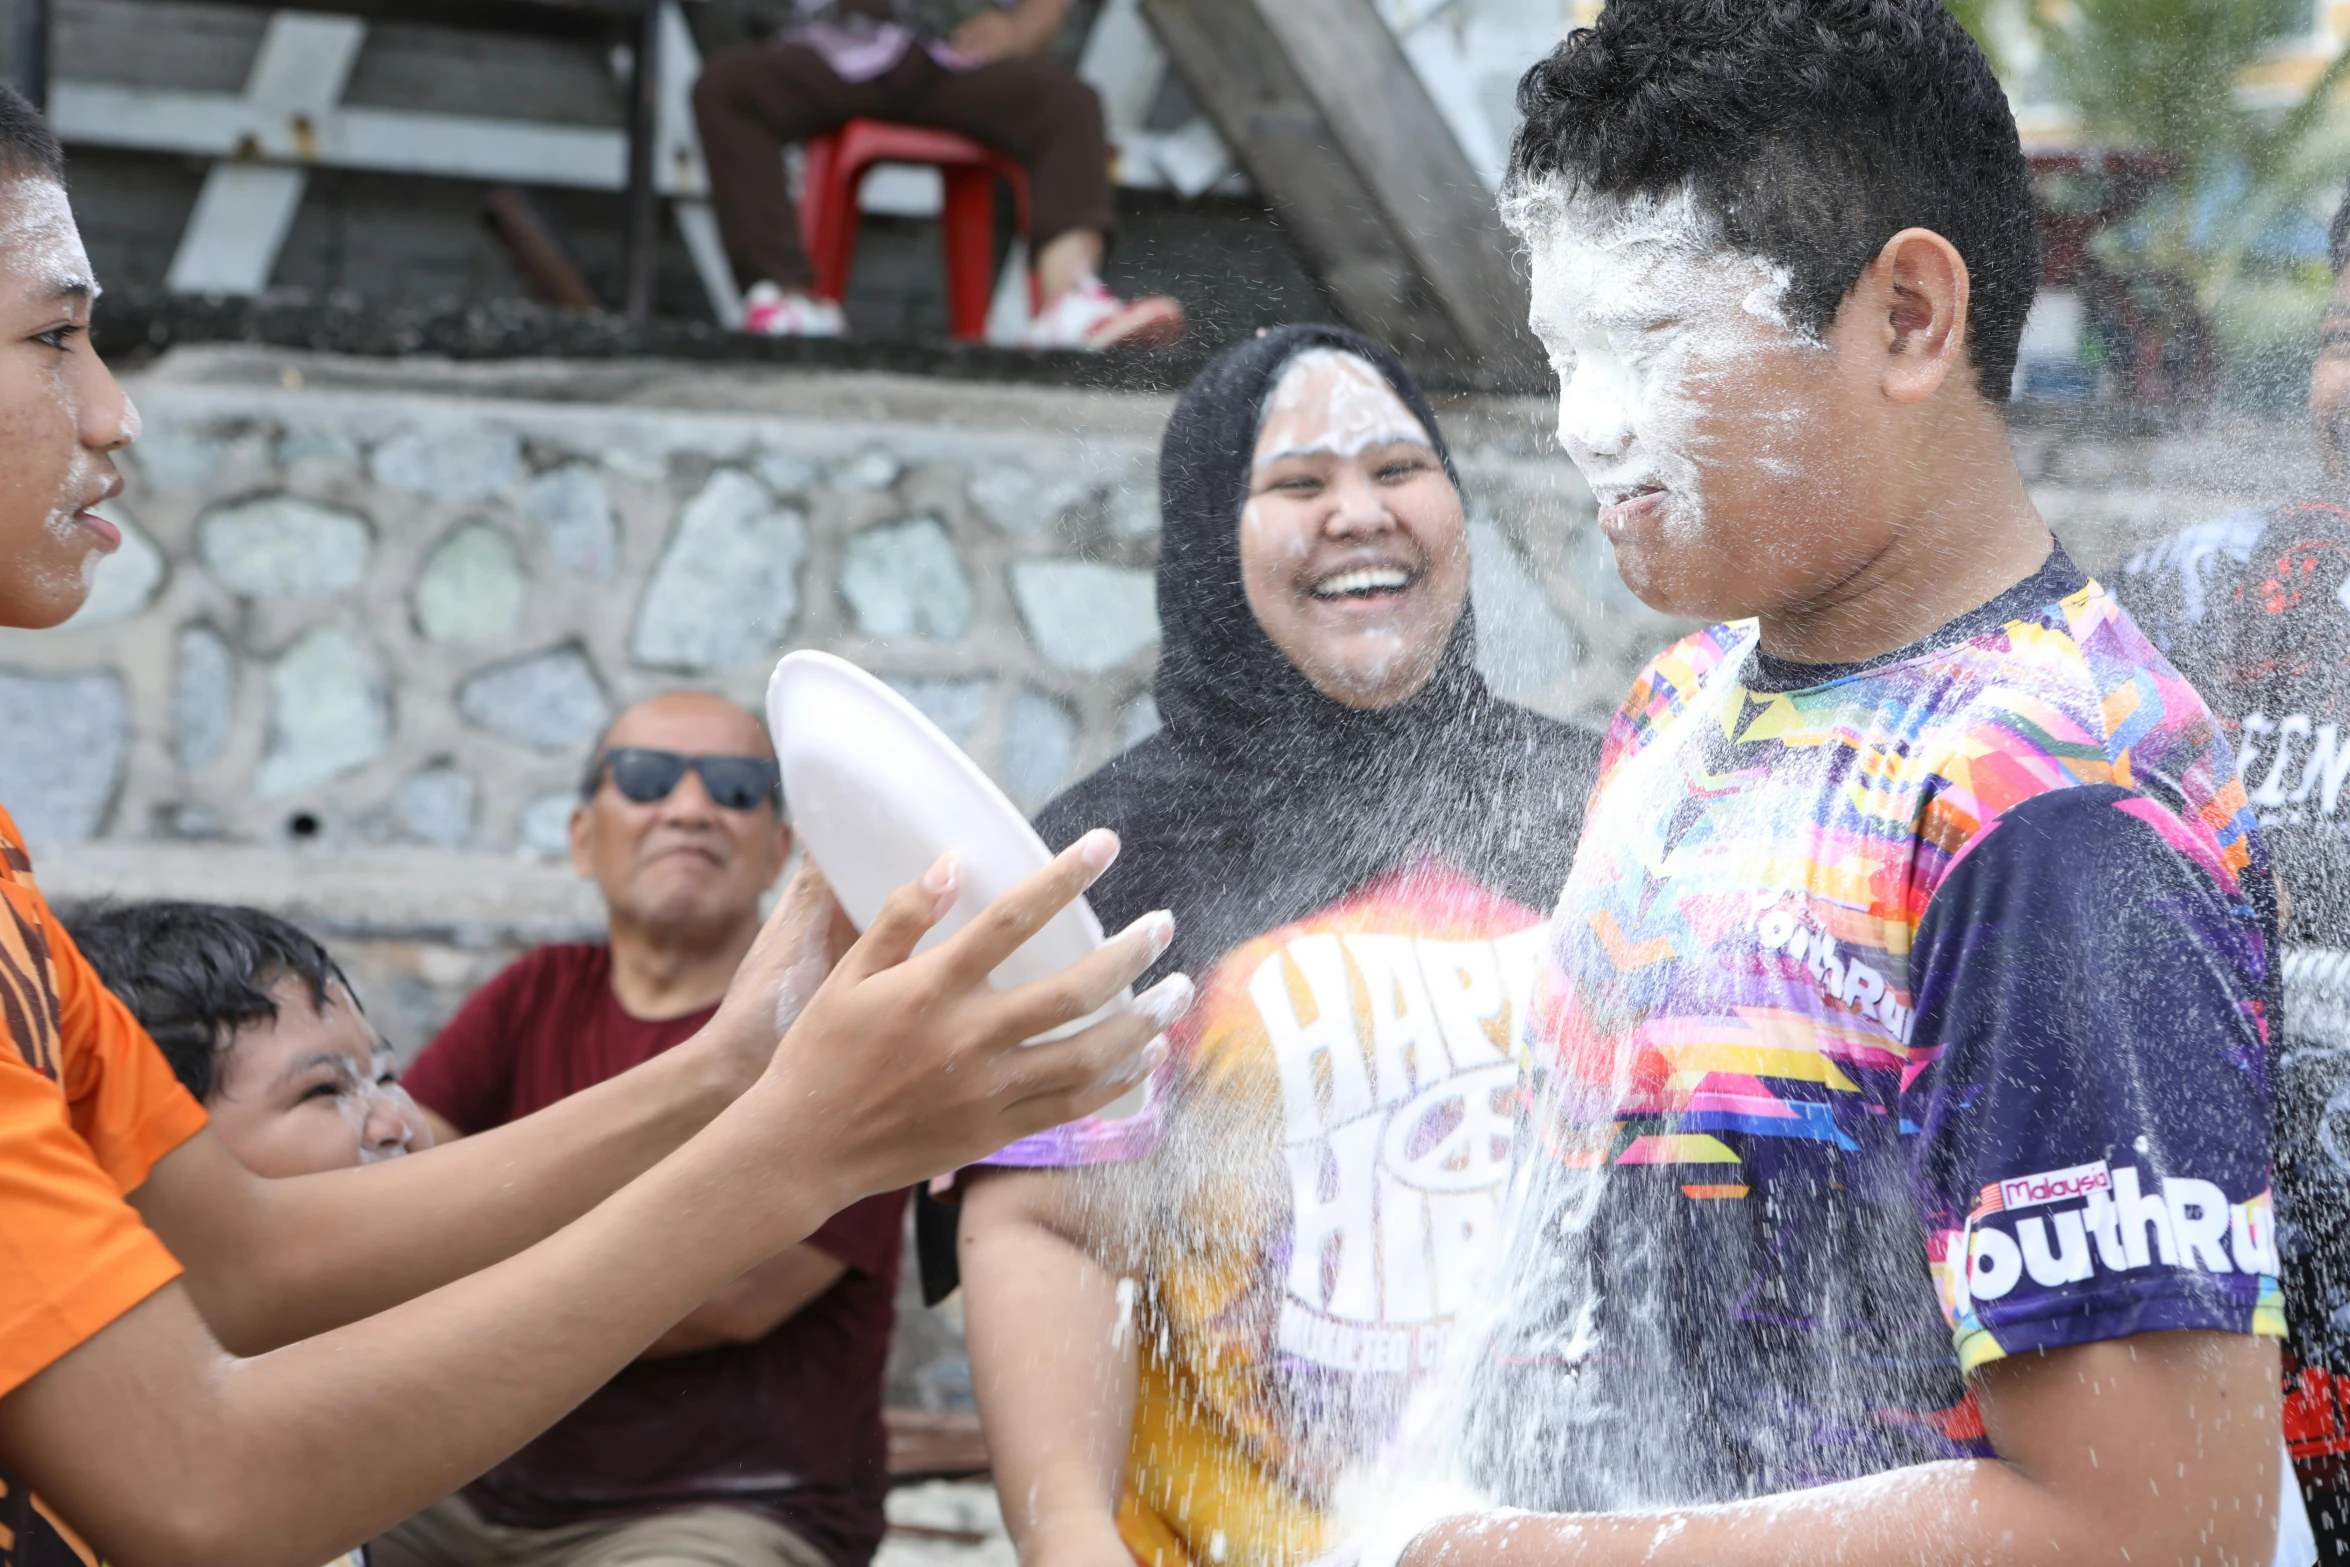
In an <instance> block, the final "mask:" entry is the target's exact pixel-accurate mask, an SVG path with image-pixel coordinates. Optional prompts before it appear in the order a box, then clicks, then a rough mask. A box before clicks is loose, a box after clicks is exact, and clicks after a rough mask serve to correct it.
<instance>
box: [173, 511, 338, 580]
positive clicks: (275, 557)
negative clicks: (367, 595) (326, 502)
mask: <svg viewBox="0 0 2350 1567" xmlns="http://www.w3.org/2000/svg"><path fill="white" fill-rule="evenodd" d="M369 542H370V540H369V534H368V530H367V523H366V520H365V519H364V518H361V517H359V516H358V515H357V514H355V513H352V512H348V511H344V510H343V509H341V508H340V507H336V506H321V505H320V504H318V503H317V502H316V501H306V500H301V499H299V498H297V497H295V496H291V495H264V496H262V497H261V498H260V499H258V500H250V501H242V502H239V503H238V504H236V505H234V506H222V507H218V508H215V509H214V510H212V511H209V512H206V513H205V514H204V516H203V517H201V518H200V519H198V521H197V523H196V553H197V555H198V556H199V558H201V559H202V560H203V562H204V566H205V569H206V570H208V571H210V572H211V573H212V575H213V577H214V578H215V579H216V580H218V581H219V583H220V585H221V586H222V587H224V588H227V589H228V590H229V591H230V592H231V593H236V594H241V595H243V596H244V597H246V598H292V597H297V596H299V595H302V594H308V593H342V592H345V591H347V590H349V589H351V588H354V587H357V586H358V585H359V579H360V578H361V577H363V576H365V575H366V573H367V551H368V545H369Z"/></svg>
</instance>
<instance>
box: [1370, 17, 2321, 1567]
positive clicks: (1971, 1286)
mask: <svg viewBox="0 0 2350 1567" xmlns="http://www.w3.org/2000/svg"><path fill="white" fill-rule="evenodd" d="M1520 101H1521V104H1522V106H1523V107H1524V109H1525V111H1526V123H1525V124H1524V126H1523V128H1522V129H1521V131H1520V134H1519V137H1518V140H1517V143H1516V146H1515V148H1514V150H1513V155H1512V170H1511V179H1510V209H1511V213H1512V216H1513V218H1514V220H1515V222H1516V223H1517V225H1518V227H1519V229H1520V232H1522V233H1523V234H1524V236H1525V237H1526V240H1527V242H1528V245H1529V249H1530V253H1531V259H1532V268H1533V270H1532V285H1533V287H1532V294H1533V300H1534V307H1533V324H1534V328H1535V330H1536V332H1537V333H1538V334H1539V335H1540V336H1541V337H1542V339H1543V340H1544V342H1545V343H1546V345H1547V346H1548V347H1549V349H1550V352H1551V354H1552V357H1553V362H1554V364H1555V365H1556V367H1557V370H1558V373H1559V377H1560V408H1559V437H1560V440H1561V442H1562V444H1563V445H1564V446H1565V447H1566V449H1567V451H1568V453H1569V455H1570V456H1571V457H1572V458H1573V459H1574V460H1575V462H1576V463H1577V465H1578V466H1579V467H1580V468H1581V469H1582V471H1583V473H1584V474H1585V476H1586V477H1587V478H1588V479H1589V480H1590V482H1591V484H1592V487H1593V489H1594V490H1595V491H1596V492H1597V494H1598V496H1599V499H1600V502H1601V506H1602V510H1601V513H1600V523H1601V526H1602V528H1603V529H1604V530H1605V532H1606V533H1607V535H1608V537H1609V538H1610V540H1611V542H1612V543H1613V545H1614V547H1615V552H1616V559H1617V563H1618V565H1619V566H1620V567H1621V569H1622V572H1623V575H1624V578H1625V580H1626V581H1627V582H1628V583H1629V584H1630V585H1631V586H1632V588H1633V589H1634V590H1635V591H1636V592H1638V593H1639V594H1640V596H1641V597H1642V598H1643V599H1644V600H1646V601H1647V602H1648V603H1649V604H1651V605H1653V606H1655V607H1657V608H1659V609H1661V610H1666V611H1669V612H1672V613H1676V614H1686V615H1702V616H1707V617H1715V616H1722V617H1730V619H1729V621H1728V623H1726V624H1722V625H1718V626H1716V627H1715V628H1714V629H1712V630H1710V631H1706V632H1702V633H1699V634H1697V635H1694V636H1692V637H1690V638H1688V639H1686V640H1685V641H1683V642H1681V643H1680V644H1679V645H1677V646H1675V647H1674V648H1672V649H1671V650H1670V651H1668V652H1667V653H1666V654H1664V655H1663V656H1662V657H1660V658H1659V659H1657V660H1656V662H1655V663H1653V664H1652V665H1651V666H1650V667H1649V669H1648V670H1647V672H1646V673H1645V674H1643V675H1642V677H1641V678H1640V680H1639V681H1638V682H1637V684H1636V685H1635V686H1634V688H1633V690H1632V692H1631V695H1630V697H1629V698H1628V700H1627V701H1626V703H1625V705H1624V707H1623V709H1622V711H1621V712H1620V714H1619V716H1618V718H1617V720H1616V723H1615V725H1614V728H1613V729H1612V731H1611V732H1610V735H1609V739H1608V744H1607V750H1606V754H1605V756H1604V758H1603V761H1602V764H1601V767H1602V771H1601V781H1600V784H1599V787H1598V789H1597V791H1596V792H1595V794H1594V797H1593V802H1592V806H1591V810H1590V813H1589V815H1588V818H1587V821H1586V825H1585V830H1584V836H1583V841H1582V845H1581V847H1580V849H1579V850H1578V853H1577V858H1576V863H1575V867H1574V870H1573V872H1572V874H1571V875H1570V876H1569V878H1568V882H1567V886H1566V889H1565V891H1564V893H1563V894H1562V897H1561V901H1560V904H1559V907H1558V910H1557V914H1556V917H1555V919H1554V921H1553V925H1552V939H1553V948H1552V954H1551V960H1550V963H1549V966H1548V970H1547V974H1546V978H1545V981H1544V983H1543V986H1542V987H1541V989H1540V990H1539V991H1538V994H1537V1000H1536V1003H1535V1022H1534V1026H1533V1027H1532V1029H1531V1030H1530V1031H1529V1038H1528V1045H1529V1049H1530V1052H1531V1055H1532V1069H1533V1079H1532V1084H1531V1094H1530V1099H1529V1116H1530V1125H1529V1133H1528V1136H1527V1137H1526V1138H1524V1139H1523V1140H1522V1142H1521V1145H1520V1155H1519V1157H1520V1160H1521V1166H1520V1169H1519V1170H1518V1172H1517V1177H1516V1183H1515V1187H1514V1196H1515V1198H1516V1199H1517V1201H1516V1206H1515V1216H1514V1227H1513V1228H1512V1229H1511V1230H1510V1231H1509V1232H1508V1234H1507V1235H1506V1238H1505V1242H1504V1245H1503V1247H1502V1251H1501V1256H1502V1259H1503V1261H1502V1264H1501V1268H1500V1273H1499V1276H1498V1277H1497V1279H1496V1280H1495V1287H1494V1289H1493V1292H1492V1293H1493V1297H1494V1298H1495V1300H1496V1301H1497V1303H1498V1304H1497V1307H1496V1311H1495V1314H1494V1318H1493V1320H1492V1322H1491V1323H1490V1324H1488V1330H1487V1333H1486V1336H1485V1339H1484V1342H1483V1344H1482V1346H1481V1349H1480V1352H1479V1353H1478V1354H1477V1355H1476V1356H1474V1357H1470V1358H1469V1363H1468V1364H1467V1365H1465V1366H1464V1368H1463V1371H1462V1383H1461V1385H1459V1386H1457V1387H1455V1388H1454V1389H1453V1391H1454V1392H1455V1393H1456V1394H1457V1395H1459V1396H1458V1398H1457V1400H1456V1401H1455V1402H1454V1403H1453V1404H1452V1405H1451V1406H1450V1407H1449V1408H1448V1410H1447V1411H1446V1413H1445V1415H1444V1418H1443V1419H1442V1420H1441V1421H1438V1422H1434V1423H1433V1424H1434V1427H1435V1428H1436V1429H1437V1430H1438V1431H1440V1432H1441V1433H1442V1434H1443V1435H1444V1436H1445V1437H1446V1438H1447V1440H1446V1442H1445V1443H1444V1446H1445V1447H1447V1448H1449V1452H1448V1453H1447V1454H1446V1456H1447V1457H1448V1458H1449V1459H1450V1460H1451V1461H1453V1462H1454V1463H1456V1464H1457V1465H1458V1468H1457V1469H1456V1470H1455V1473H1456V1475H1458V1477H1459V1478H1461V1479H1463V1480H1465V1481H1466V1482H1468V1485H1469V1486H1470V1487H1471V1488H1472V1492H1473V1494H1475V1495H1476V1496H1477V1497H1478V1498H1479V1500H1480V1501H1481V1502H1482V1504H1483V1506H1484V1507H1485V1508H1490V1507H1492V1506H1494V1505H1497V1504H1499V1505H1508V1506H1517V1507H1526V1508H1531V1509H1537V1510H1538V1511H1536V1512H1534V1513H1531V1514H1527V1513H1516V1514H1505V1515H1501V1516H1494V1515H1492V1514H1490V1513H1483V1514H1481V1515H1480V1513H1479V1510H1478V1509H1477V1508H1476V1507H1474V1506H1471V1507H1468V1508H1466V1510H1467V1511H1468V1512H1469V1513H1470V1516H1466V1517H1458V1516H1456V1517H1452V1518H1450V1519H1449V1520H1447V1521H1444V1522H1439V1523H1436V1524H1434V1526H1433V1527H1428V1526H1427V1525H1428V1520H1429V1518H1430V1516H1431V1514H1441V1513H1445V1512H1447V1511H1452V1510H1460V1509H1463V1508H1464V1500H1465V1499H1464V1498H1461V1497H1459V1496H1457V1495H1456V1497H1455V1498H1454V1499H1453V1500H1451V1501H1449V1502H1447V1501H1443V1500H1439V1499H1426V1500H1422V1501H1420V1502H1417V1503H1414V1504H1412V1505H1409V1506H1401V1507H1398V1508H1396V1509H1395V1510H1394V1511H1393V1513H1392V1514H1391V1515H1390V1516H1389V1517H1388V1518H1387V1519H1385V1520H1383V1521H1382V1522H1381V1523H1379V1524H1375V1525H1374V1526H1373V1528H1372V1529H1371V1531H1370V1532H1369V1535H1368V1538H1369V1539H1370V1541H1371V1549H1370V1551H1369V1553H1368V1554H1370V1555H1371V1556H1372V1557H1373V1558H1374V1559H1376V1558H1377V1557H1378V1556H1380V1555H1382V1554H1385V1553H1386V1552H1388V1551H1392V1550H1393V1549H1395V1548H1396V1547H1397V1546H1398V1545H1402V1546H1403V1547H1404V1549H1403V1560H1404V1561H1406V1562H1408V1563H1410V1564H1411V1567H1426V1564H1431V1563H1436V1562H1442V1561H1448V1560H1450V1561H1459V1562H1467V1561H1477V1562H1497V1561H1498V1562H1505V1563H1513V1564H1535V1563H1542V1564H1547V1563H1554V1562H1555V1563H1566V1562H1576V1563H1619V1562H1620V1563H1630V1562H1650V1563H1662V1564H1678V1563H1698V1562H1704V1563H1708V1564H1715V1567H1740V1564H1748V1563H1753V1564H1764V1563H1769V1564H1772V1567H1778V1564H1784V1563H1789V1562H1816V1561H1829V1560H1834V1561H1838V1562H1842V1563H1848V1564H1864V1563H1865V1564H1877V1563H1888V1564H1889V1563H1896V1562H1898V1563H1903V1564H1937V1567H1938V1564H1950V1567H1957V1564H1959V1563H1983V1562H2052V1563H2053V1562H2068V1563H2069V1562H2087V1561H2110V1562H2115V1563H2121V1562H2125V1561H2126V1562H2131V1563H2136V1564H2139V1567H2144V1564H2146V1563H2150V1562H2163V1563H2171V1562H2177V1563H2182V1564H2183V1563H2187V1562H2190V1561H2202V1562H2214V1561H2218V1562H2241V1563H2255V1562H2265V1561H2268V1560H2270V1559H2271V1556H2272V1551H2273V1550H2274V1548H2275V1546H2276V1543H2277V1541H2278V1539H2279V1524H2280V1517H2281V1516H2282V1515H2283V1512H2284V1508H2283V1505H2282V1504H2283V1503H2284V1502H2285V1501H2286V1500H2287V1499H2288V1498H2290V1496H2291V1493H2290V1489H2289V1485H2288V1484H2287V1481H2286V1477H2285V1476H2284V1474H2283V1472H2282V1471H2283V1466H2282V1453H2281V1444H2280V1441H2279V1436H2278V1396H2277V1387H2276V1376H2277V1346H2276V1343H2275V1339H2276V1336H2277V1335H2278V1334H2279V1333H2280V1332H2281V1330H2282V1326H2283V1323H2282V1317H2281V1313H2280V1312H2279V1310H2278V1308H2277V1287H2276V1280H2275V1274H2276V1256H2275V1242H2274V1236H2273V1233H2272V1229H2271V1224H2270V1217H2269V1215H2270V1199H2269V1152H2268V1143H2267V1135H2266V1123H2267V1103H2268V1091H2267V1085H2266V1081H2265V1077H2264V1052H2265V1047H2266V1037H2265V999H2264V998H2265V995H2266V992H2267V989H2268V983H2269V980H2268V967H2267V965H2268V953H2269V939H2270V932H2269V928H2268V922H2267V921H2266V920H2265V919H2264V916H2263V915H2262V913H2261V912H2260V910H2259V905H2260V902H2261V900H2262V898H2263V897H2264V896H2265V893H2264V875H2265V873H2264V871H2263V869H2262V867H2261V865H2260V861H2259V853H2258V848H2257V843H2256V840H2255V839H2254V837H2253V835H2252V823H2251V817H2250V813H2249V812H2248V811H2247V809H2246V807H2245V801H2244V795H2243V791H2242V789H2241V787H2240V786H2239V785H2238V783H2237V781H2236V778H2235V773H2234V769H2233V768H2232V766H2231V765H2230V760H2229V753H2228V749H2227V746H2226V744H2225V742H2224V741H2223V740H2222V739H2221V738H2220V736H2219V735H2218V733H2217V731H2216V728H2215V726H2214V724H2213V722H2212V719H2211V716H2210V714H2209V713H2208V712H2207V711H2206V710H2205V709H2204V707H2203V705H2202V703H2201V701H2200V700H2199V699H2198V698H2197V697H2196V695H2195V694H2194V692H2193V691H2192V690H2191V689H2190V688H2189V687H2188V686H2187V685H2186V683H2185V682H2184V681H2183V680H2181V679H2180V678H2179V677H2178V675H2177V674H2176V673H2175V672H2173V671H2172V670H2171V668H2170V667H2169V665H2167V664H2166V663H2165V662H2164V661H2163V659H2162V657H2161V655H2160V654H2159V653H2157V652H2156V651H2155V650H2154V649H2153V648H2152V647H2151V646H2150V645H2149V644H2148V643H2147V641H2146V639H2145V638H2144V637H2142V636H2141V635H2140V634H2139V633H2138V631H2137V630H2136V628H2135V627H2134V626H2132V624H2131V623H2130V621H2129V619H2128V618H2127V617H2126V616H2125V615H2124V614H2123V613H2122V611H2121V610H2120V609H2119V608H2118V607H2117V606H2116V605H2115V604H2114V602H2113V600H2112V599H2111V598H2110V597H2108V596H2107V595H2106V593H2105V592H2104V590H2102V589H2101V588H2099V587H2097V586H2096V585H2095V584H2094V583H2091V582H2089V581H2088V580H2087V579H2086V578H2084V577H2083V575H2082V574H2081V573H2080V571H2079V570H2078V569H2077V568H2075V567H2074V565H2073V564H2072V562H2071V561H2069V560H2068V559H2067V558H2066V557H2065V555H2064V553H2063V551H2062V550H2061V549H2058V548H2056V547H2054V546H2053V544H2052V542H2051V540H2050V538H2049V535H2048V532H2047V530H2046V528H2045V527H2044V526H2043V524H2042V523H2041V520H2040V518H2039V517H2038V515H2037V514H2036V513H2035V512H2034V510H2033V507H2032V504H2031V502H2030V500H2029V499H2028V497H2027V496H2026V494H2025V491H2024V486H2023V483H2022V480H2021V478H2020V476H2019V475H2018V473H2017V471H2016V468H2015V464H2014V462H2013V459H2012V457H2011V455H2010V452H2009V446H2008V440H2007V430H2006V427H2005V422H2004V419H2003V416H2002V411H2001V403H2002V402H2003V400H2004V397H2005V394H2006V389H2007V386H2008V383H2009V380H2010V377H2011V373H2012V370H2013V366H2014V360H2015V350H2016V343H2017V339H2018V335H2019V333H2020V329H2021V326H2022V323H2023V319H2024V315H2025V311H2026V308H2027V307H2028V305H2029V303H2030V300H2031V295H2032V289H2033V285H2034V280H2035V274H2036V271H2037V265H2036V262H2037V256H2036V250H2035V245H2034V239H2033V222H2032V206H2031V197H2030V193H2029V189H2028V186H2027V181H2026V171H2025V165H2024V161H2023V157H2022V154H2021V151H2020V149H2019V148H2018V145H2017V140H2016V132H2015V127H2014V122H2013V119H2012V118H2011V116H2010V113H2009V110H2008V107H2007V101H2006V98H2005V96H2004V94H2003V93H2002V92H2001V90H2000V87H1999V84H1998V82H1997V81H1996V80H1995V79H1994V78H1993V76H1992V74H1991V71H1990V69H1989V67H1988V66H1987V65H1986V64H1985V62H1984V60H1983V57H1982V55H1981V53H1980V52H1979V51H1978V50H1977V48H1976V47H1975V45H1974V44H1973V42H1972V41H1971V40H1970V39H1969V38H1968V37H1967V35H1966V34H1965V32H1964V31H1963V30H1962V29H1961V28H1960V27H1959V26H1958V24H1957V23H1956V22H1955V21H1953V20H1952V19H1951V17H1950V16H1949V14H1948V12H1947V11H1945V10H1944V8H1943V6H1942V5H1941V4H1940V3H1938V0H1808V3H1801V4H1798V3H1792V0H1770V3H1752V4H1736V5H1732V4H1725V3H1723V0H1611V3H1610V4H1609V5H1608V6H1607V7H1606V8H1605V9H1604V10H1603V11H1602V12H1601V14H1600V16H1599V18H1598V20H1597V22H1596V23H1595V24H1594V25H1593V26H1592V27H1591V28H1589V29H1587V30H1583V31H1580V32H1578V33H1576V34H1574V35H1573V36H1572V37H1570V38H1569V39H1568V40H1567V42H1566V43H1565V44H1564V45H1562V46H1561V48H1560V49H1559V50H1558V51H1557V52H1556V53H1555V54H1553V55H1552V56H1551V57H1550V58H1549V59H1548V60H1547V61H1545V62H1544V63H1542V64H1541V65H1539V66H1537V67H1536V68H1535V69H1534V70H1533V71H1532V72H1531V73H1529V75H1528V77H1527V79H1526V81H1525V82H1524V84H1523V86H1522V87H1521V89H1520ZM1896 1472H1897V1473H1896ZM1785 1493H1795V1494H1792V1495H1790V1494H1785ZM2294 1532H2295V1533H2296V1534H2297V1536H2298V1541H2297V1543H2298V1544H2299V1545H2300V1546H2301V1550H2300V1551H2298V1552H2295V1553H2294V1555H2293V1557H2292V1558H2290V1559H2298V1560H2301V1561H2306V1560H2307V1559H2308V1557H2307V1554H2306V1549H2307V1535H2306V1524H2305V1523H2298V1524H2297V1525H2296V1527H2295V1530H2294ZM1406 1542H1408V1544H1407V1543H1406Z"/></svg>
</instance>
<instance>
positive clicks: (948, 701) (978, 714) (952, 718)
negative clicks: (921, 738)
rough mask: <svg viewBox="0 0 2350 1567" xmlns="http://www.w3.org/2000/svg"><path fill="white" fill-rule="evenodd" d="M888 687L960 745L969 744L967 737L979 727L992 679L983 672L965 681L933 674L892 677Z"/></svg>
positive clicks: (992, 682) (984, 711)
mask: <svg viewBox="0 0 2350 1567" xmlns="http://www.w3.org/2000/svg"><path fill="white" fill-rule="evenodd" d="M889 684H890V687H891V689H892V690H894V691H896V692H897V693H898V695H900V696H902V697H904V698H905V699H906V700H907V701H909V702H911V703H913V704H914V706H915V707H916V708H917V709H918V710H919V711H920V712H921V714H922V716H923V717H924V718H927V719H929V720H930V721H931V722H932V723H934V724H936V725H938V727H939V728H940V729H941V730H943V731H945V733H946V737H947V738H948V739H950V740H952V741H954V742H955V744H957V745H960V746H969V745H970V744H971V736H972V735H974V734H976V733H977V732H978V730H979V721H980V720H981V719H983V718H985V717H986V716H987V698H988V694H989V692H990V691H991V690H993V688H994V685H995V682H994V681H992V680H989V679H988V678H987V677H985V676H984V675H982V676H978V677H975V678H973V679H969V680H953V679H941V678H937V677H931V678H923V677H920V676H915V677H911V678H901V679H894V680H892V681H890V683H889Z"/></svg>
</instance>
